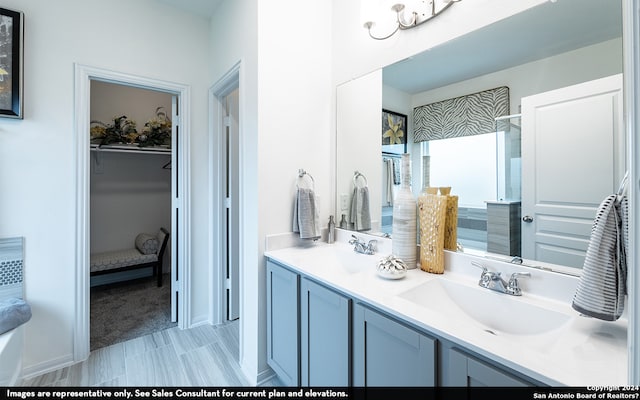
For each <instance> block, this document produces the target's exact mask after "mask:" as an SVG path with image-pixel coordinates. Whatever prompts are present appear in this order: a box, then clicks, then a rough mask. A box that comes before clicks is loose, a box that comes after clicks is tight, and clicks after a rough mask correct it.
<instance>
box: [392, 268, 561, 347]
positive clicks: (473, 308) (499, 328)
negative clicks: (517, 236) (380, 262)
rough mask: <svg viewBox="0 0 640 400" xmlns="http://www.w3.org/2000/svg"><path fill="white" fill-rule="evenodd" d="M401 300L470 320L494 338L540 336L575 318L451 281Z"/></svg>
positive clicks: (431, 284) (412, 292)
mask: <svg viewBox="0 0 640 400" xmlns="http://www.w3.org/2000/svg"><path fill="white" fill-rule="evenodd" d="M399 297H401V298H403V299H405V300H408V301H410V302H412V303H415V304H417V305H419V306H422V307H426V308H428V309H430V310H433V311H436V312H441V313H444V315H446V316H447V317H451V318H455V319H457V320H458V321H464V320H465V319H466V320H469V321H470V322H472V323H473V324H475V325H478V324H479V325H480V328H481V329H483V330H484V331H486V332H489V333H491V334H494V335H500V334H511V335H539V334H543V333H547V332H550V331H553V330H555V329H558V328H560V327H562V326H563V325H564V324H565V323H567V322H568V321H569V320H570V318H571V317H570V316H569V315H567V314H564V313H561V312H558V311H555V310H551V309H548V308H544V307H539V306H538V305H534V304H531V303H528V302H526V301H524V299H522V298H520V297H515V296H511V295H507V294H503V293H498V292H495V291H491V290H489V289H485V288H481V287H479V286H470V285H467V284H464V283H458V282H456V281H452V280H448V279H434V280H431V281H428V282H425V283H423V284H420V285H418V286H417V287H415V288H413V289H410V290H408V291H406V292H403V293H401V294H400V295H399Z"/></svg>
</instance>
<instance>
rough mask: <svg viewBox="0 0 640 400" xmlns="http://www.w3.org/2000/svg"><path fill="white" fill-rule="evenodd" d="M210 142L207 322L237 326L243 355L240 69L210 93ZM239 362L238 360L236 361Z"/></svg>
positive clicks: (233, 70)
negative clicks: (208, 296)
mask: <svg viewBox="0 0 640 400" xmlns="http://www.w3.org/2000/svg"><path fill="white" fill-rule="evenodd" d="M209 98H210V102H211V105H212V109H211V127H212V136H211V140H210V141H209V143H210V148H209V154H210V155H211V157H210V160H211V163H210V176H211V184H210V187H211V222H210V227H211V235H210V237H211V246H210V249H211V253H210V259H211V264H212V267H211V268H212V277H213V279H212V283H211V293H212V294H213V296H212V304H211V313H212V314H211V321H212V323H214V324H225V323H232V324H235V325H237V326H238V332H239V334H238V336H239V343H238V345H239V355H238V356H239V357H241V354H242V332H243V319H242V285H241V284H240V277H241V274H242V258H243V249H242V248H243V244H242V240H241V237H242V231H241V227H242V220H243V212H242V184H243V177H242V167H241V166H242V150H241V149H242V126H241V125H242V123H241V121H242V119H241V114H242V99H241V90H240V63H238V64H236V65H235V66H234V67H233V68H232V69H231V70H229V72H227V74H226V75H225V76H223V77H222V78H221V79H220V80H219V81H218V83H216V84H215V85H214V86H213V87H212V88H211V89H210V90H209ZM239 359H240V358H239Z"/></svg>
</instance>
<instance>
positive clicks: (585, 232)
mask: <svg viewBox="0 0 640 400" xmlns="http://www.w3.org/2000/svg"><path fill="white" fill-rule="evenodd" d="M621 73H622V5H621V1H619V0H613V1H609V0H562V1H558V2H547V3H543V4H541V5H539V6H536V7H533V8H531V9H529V10H527V11H524V12H522V13H520V14H517V15H514V16H512V17H510V18H507V19H505V20H502V21H498V22H496V23H493V24H491V25H489V26H486V27H484V28H481V29H479V30H477V31H474V32H471V33H470V34H467V35H465V36H462V37H459V38H456V39H454V40H452V41H449V42H447V43H444V44H442V45H440V46H437V47H435V48H432V49H429V50H427V51H425V52H424V53H421V54H416V55H415V56H413V57H409V58H407V59H405V60H402V61H400V62H398V63H396V64H393V65H389V66H387V67H385V68H383V69H382V70H378V71H374V72H372V73H370V74H368V75H366V76H363V77H360V78H358V79H354V80H352V81H350V82H347V83H344V84H342V85H339V86H338V89H337V118H336V122H337V151H336V160H337V167H336V173H337V176H336V195H337V199H336V208H337V210H336V215H338V221H340V220H342V216H344V219H345V220H346V223H347V224H346V226H344V225H343V227H346V228H347V229H354V227H353V225H349V221H350V220H351V219H352V218H351V210H352V208H353V207H352V198H353V193H354V190H355V188H356V187H361V186H362V185H361V184H359V183H358V182H364V180H362V179H361V180H358V179H354V176H355V174H356V172H357V173H358V174H361V175H363V176H364V177H366V183H367V185H368V192H369V208H370V213H371V217H370V219H371V227H370V229H368V230H367V231H366V232H367V233H378V234H381V235H391V236H392V235H393V232H392V229H391V228H392V218H393V215H392V209H393V192H394V191H395V190H397V188H398V187H399V185H398V183H399V180H398V177H399V173H398V171H397V168H398V167H399V166H400V162H399V161H398V158H399V155H400V154H401V153H402V152H404V151H405V148H406V152H408V153H410V154H411V160H412V168H411V176H412V180H411V183H412V189H413V192H414V194H415V196H416V197H417V196H418V195H419V194H420V192H421V191H422V190H423V188H424V187H425V186H427V185H429V186H451V187H452V194H456V195H458V196H459V213H458V242H459V243H460V244H461V245H462V246H461V247H462V248H463V249H464V250H463V251H466V252H477V253H478V254H482V255H488V256H496V257H500V258H501V259H505V260H511V259H513V257H514V256H517V257H519V258H523V259H524V260H525V262H526V263H536V262H538V263H544V264H557V265H563V266H568V267H574V268H576V270H575V271H576V272H577V271H578V270H577V268H580V267H581V266H582V262H583V258H584V251H586V248H587V245H588V239H589V233H590V229H591V223H592V220H593V217H594V216H595V210H596V208H597V206H598V205H599V203H600V201H601V200H602V199H603V198H604V197H605V196H607V195H609V194H611V193H612V192H615V191H616V190H617V188H618V186H619V183H620V180H621V179H622V176H623V175H624V171H625V163H626V161H625V154H626V151H625V143H624V139H623V137H624V129H623V126H622V97H621V92H617V91H615V90H613V89H611V90H610V89H609V87H610V86H607V85H613V87H618V86H620V87H621V85H622V78H621ZM583 84H585V85H588V88H587V89H584V90H586V91H587V92H585V93H587V94H581V93H582V92H581V90H583V87H582V86H581V85H583ZM589 85H590V86H589ZM601 85H604V86H601ZM503 86H506V87H508V91H509V93H508V94H509V98H508V103H509V105H508V112H503V113H502V114H501V115H500V116H499V117H498V118H494V119H495V124H494V125H493V127H492V128H491V129H487V132H484V133H482V134H475V135H473V136H462V137H453V138H446V139H438V140H431V139H430V140H423V141H420V140H417V139H420V138H416V135H415V132H416V121H415V118H414V110H415V109H416V108H417V107H420V106H424V105H429V104H434V103H438V102H442V101H444V100H449V99H458V98H462V97H464V96H467V95H471V94H474V93H479V92H482V91H486V90H489V89H494V88H498V87H503ZM567 88H571V89H569V93H570V96H571V97H572V99H573V100H576V99H587V100H585V101H583V103H584V102H587V103H589V104H591V103H593V104H592V105H593V107H595V108H594V109H593V110H594V111H586V112H585V111H584V110H585V109H584V108H575V107H572V106H570V107H564V108H563V107H557V106H556V105H557V104H560V103H563V101H564V100H558V99H559V98H558V97H557V96H560V98H561V97H562V96H563V95H565V92H564V91H562V90H563V89H567ZM595 92H597V95H595V96H591V95H590V94H589V93H595ZM554 96H556V97H554ZM592 97H593V99H592ZM574 103H575V102H574ZM580 107H582V105H580ZM602 108H604V109H605V112H604V114H606V115H602V116H601V117H602V118H600V119H598V118H599V117H597V115H599V113H600V111H599V110H601V109H602ZM383 110H384V111H385V114H383ZM586 110H590V109H589V108H588V107H587V108H586ZM387 111H391V112H392V113H393V115H394V116H395V115H396V114H397V115H400V116H402V115H406V116H407V120H406V126H401V125H400V126H397V121H396V120H394V121H388V120H384V121H383V115H384V118H388V116H387V114H386V112H387ZM532 115H533V117H532ZM381 121H382V122H381ZM390 123H394V124H396V126H395V127H394V129H402V130H403V132H401V134H400V135H399V136H401V139H399V140H398V143H401V142H402V141H403V140H406V142H407V144H406V147H405V145H404V144H399V145H395V146H391V145H388V144H383V141H384V140H385V138H383V135H384V133H385V132H383V130H384V128H383V126H384V127H385V128H386V129H387V130H388V129H389V124H390ZM543 125H548V126H550V127H551V128H550V129H548V130H547V131H546V133H545V134H544V135H543V136H538V139H536V140H537V141H534V140H533V139H532V137H533V134H532V133H531V132H533V131H534V130H536V129H539V128H540V127H541V126H543ZM600 128H602V129H600ZM605 130H606V131H607V133H605V134H601V133H600V132H602V131H605ZM393 134H394V135H395V136H398V132H394V133H393ZM538 135H539V134H538ZM388 137H389V134H388V133H387V136H386V142H384V143H387V142H388ZM587 142H588V144H585V143H587ZM601 154H604V155H605V156H606V157H605V158H604V159H603V160H599V161H596V160H595V159H596V158H598V159H599V158H600V156H601ZM390 192H391V193H390ZM567 204H570V205H571V206H572V207H573V209H579V210H578V211H575V212H574V211H571V212H570V213H569V214H571V213H573V214H571V215H570V216H569V217H567V215H565V214H554V212H555V211H554V210H556V209H559V208H564V207H565V206H566V205H567ZM523 219H524V220H523ZM568 219H571V221H569V222H570V223H568V224H565V223H564V222H565V221H568ZM496 221H498V222H497V225H496ZM496 229H497V231H496ZM356 230H357V229H356ZM559 232H561V234H560V233H559ZM567 270H569V271H571V269H567Z"/></svg>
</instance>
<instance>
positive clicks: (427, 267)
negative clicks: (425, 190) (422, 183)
mask: <svg viewBox="0 0 640 400" xmlns="http://www.w3.org/2000/svg"><path fill="white" fill-rule="evenodd" d="M429 192H432V191H431V190H430V191H429ZM418 213H419V214H420V269H422V270H423V271H426V272H431V273H433V274H442V273H444V237H445V223H446V213H447V197H446V196H439V195H437V194H425V195H422V196H420V197H419V198H418Z"/></svg>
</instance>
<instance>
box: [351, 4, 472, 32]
mask: <svg viewBox="0 0 640 400" xmlns="http://www.w3.org/2000/svg"><path fill="white" fill-rule="evenodd" d="M361 1H362V2H363V3H365V2H367V3H372V2H375V0H361ZM459 1H461V0H420V1H412V3H413V4H415V5H410V7H411V9H409V8H408V7H407V5H406V4H404V3H396V4H394V5H393V6H392V7H391V11H393V12H395V13H396V26H395V29H393V31H392V32H391V33H390V34H388V35H386V36H375V35H374V34H373V33H371V28H372V27H373V26H374V25H375V24H376V23H375V22H374V21H370V20H368V21H367V22H365V23H364V27H365V28H366V29H367V30H368V31H369V36H371V38H372V39H375V40H385V39H388V38H390V37H391V36H393V35H395V33H396V32H398V31H401V30H402V31H404V30H407V29H411V28H415V27H416V26H420V25H422V24H424V23H425V22H427V21H429V20H431V19H433V18H435V17H437V16H438V15H440V14H441V13H442V12H443V11H444V10H446V9H447V8H449V7H451V5H453V3H457V2H459ZM367 7H368V6H367ZM405 14H410V16H409V17H408V18H407V16H406V15H405Z"/></svg>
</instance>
